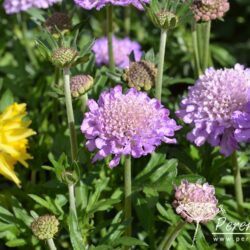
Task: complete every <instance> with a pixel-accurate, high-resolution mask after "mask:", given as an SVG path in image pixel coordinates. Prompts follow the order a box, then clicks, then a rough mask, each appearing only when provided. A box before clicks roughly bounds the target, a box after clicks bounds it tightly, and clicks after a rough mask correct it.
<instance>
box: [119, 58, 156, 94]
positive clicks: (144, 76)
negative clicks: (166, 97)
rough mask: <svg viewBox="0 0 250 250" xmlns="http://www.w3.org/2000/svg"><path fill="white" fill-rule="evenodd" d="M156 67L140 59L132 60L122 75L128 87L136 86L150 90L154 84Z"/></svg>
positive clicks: (139, 88)
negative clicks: (137, 60) (138, 60)
mask: <svg viewBox="0 0 250 250" xmlns="http://www.w3.org/2000/svg"><path fill="white" fill-rule="evenodd" d="M156 74H157V69H156V67H155V65H154V64H153V63H151V62H148V61H145V60H142V61H140V62H132V63H131V64H130V65H129V68H128V69H126V70H125V74H124V76H123V78H124V80H125V81H126V82H127V83H128V86H129V87H136V88H137V89H138V90H141V89H144V90H146V91H148V90H150V89H151V88H152V87H153V86H155V81H156Z"/></svg>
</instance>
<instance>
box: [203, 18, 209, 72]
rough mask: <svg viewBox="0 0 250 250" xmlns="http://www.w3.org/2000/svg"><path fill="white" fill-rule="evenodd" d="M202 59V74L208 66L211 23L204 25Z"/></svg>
mask: <svg viewBox="0 0 250 250" xmlns="http://www.w3.org/2000/svg"><path fill="white" fill-rule="evenodd" d="M203 33H204V40H203V41H204V58H203V72H204V71H205V69H206V68H208V66H209V55H210V46H209V45H210V33H211V21H209V22H206V23H205V24H204V30H203Z"/></svg>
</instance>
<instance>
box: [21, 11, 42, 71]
mask: <svg viewBox="0 0 250 250" xmlns="http://www.w3.org/2000/svg"><path fill="white" fill-rule="evenodd" d="M17 17H18V19H19V20H20V23H21V29H22V39H21V43H23V45H24V47H25V49H26V52H27V55H28V57H29V59H30V61H31V63H32V64H33V66H34V67H35V68H36V69H38V61H37V59H36V57H35V55H34V48H32V46H31V44H30V42H31V40H32V39H30V38H28V37H27V34H28V29H27V23H26V20H23V18H22V16H21V14H20V15H18V16H17Z"/></svg>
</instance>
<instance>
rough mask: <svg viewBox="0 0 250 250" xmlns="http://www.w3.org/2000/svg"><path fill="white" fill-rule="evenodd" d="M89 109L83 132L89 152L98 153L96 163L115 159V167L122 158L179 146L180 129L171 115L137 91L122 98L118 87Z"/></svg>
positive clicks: (102, 96)
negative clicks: (178, 135) (176, 135)
mask: <svg viewBox="0 0 250 250" xmlns="http://www.w3.org/2000/svg"><path fill="white" fill-rule="evenodd" d="M88 107H89V109H90V111H89V112H87V113H86V115H85V118H84V120H83V122H82V126H81V130H82V132H83V134H85V137H86V139H87V144H86V145H87V147H88V149H89V150H90V151H93V150H95V149H97V150H98V152H97V154H96V155H95V157H94V159H93V161H96V160H101V159H103V158H104V157H106V156H108V155H114V158H113V159H112V161H111V162H110V164H109V165H110V167H115V166H117V165H118V164H119V161H120V157H121V155H131V156H132V157H134V158H139V157H141V156H144V155H147V154H150V153H152V152H153V151H154V150H155V148H156V147H157V146H159V145H160V144H161V142H162V141H163V142H165V143H176V140H175V139H174V138H173V137H174V133H175V131H176V130H178V129H180V127H179V126H177V125H176V122H175V121H174V120H172V119H170V118H169V111H168V110H167V109H165V108H164V107H163V106H162V105H161V103H160V102H159V101H158V100H156V99H150V98H149V97H148V96H147V94H146V93H143V92H138V91H137V90H136V89H135V88H132V89H130V90H129V91H128V92H127V93H126V94H123V93H122V87H121V86H116V87H115V88H113V89H111V90H110V91H108V92H103V93H102V94H101V96H100V98H99V100H98V102H95V101H94V100H89V102H88Z"/></svg>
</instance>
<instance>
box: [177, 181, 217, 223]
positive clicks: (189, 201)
mask: <svg viewBox="0 0 250 250" xmlns="http://www.w3.org/2000/svg"><path fill="white" fill-rule="evenodd" d="M217 203H218V201H217V199H216V197H215V190H214V187H213V186H211V185H209V184H208V183H205V184H203V185H201V184H198V183H189V182H188V181H186V180H183V181H182V183H181V185H180V186H179V187H176V189H175V200H174V202H173V206H174V208H175V210H176V213H177V214H180V216H181V217H182V218H184V219H185V220H186V221H187V222H189V223H192V222H193V221H194V222H196V223H200V222H203V223H205V222H207V221H210V220H212V219H213V218H214V217H215V216H216V215H217V214H218V212H219V208H218V207H217Z"/></svg>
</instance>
